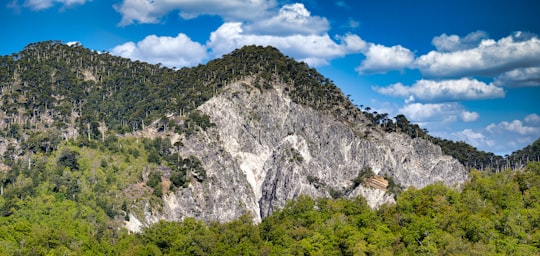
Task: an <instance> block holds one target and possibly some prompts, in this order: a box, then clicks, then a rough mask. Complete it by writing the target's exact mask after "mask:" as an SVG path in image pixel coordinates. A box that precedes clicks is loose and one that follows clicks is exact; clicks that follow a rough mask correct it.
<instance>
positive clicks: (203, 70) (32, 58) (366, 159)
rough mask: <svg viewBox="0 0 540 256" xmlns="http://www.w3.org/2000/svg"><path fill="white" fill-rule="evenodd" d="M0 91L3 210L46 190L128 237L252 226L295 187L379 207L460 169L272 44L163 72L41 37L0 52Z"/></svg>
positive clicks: (411, 131)
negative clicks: (187, 227)
mask: <svg viewBox="0 0 540 256" xmlns="http://www.w3.org/2000/svg"><path fill="white" fill-rule="evenodd" d="M0 86H1V88H0V89H1V92H2V95H1V102H2V104H1V106H0V128H1V131H2V134H0V135H1V141H0V153H1V155H2V159H1V160H2V164H0V167H1V170H2V187H1V188H2V191H1V192H2V195H3V196H4V198H5V199H4V200H5V203H2V204H1V205H0V206H1V208H2V213H3V214H4V216H11V215H13V214H16V213H17V209H21V207H22V206H21V202H24V200H25V198H32V197H35V196H36V195H47V196H50V197H53V198H56V200H61V201H62V202H63V201H64V200H67V201H73V202H75V203H77V204H84V205H88V207H90V208H93V209H102V210H103V212H104V213H105V214H106V215H108V216H109V218H111V220H112V223H113V224H111V225H115V224H114V223H117V224H118V223H122V225H126V227H127V228H128V229H130V230H132V231H139V230H140V229H141V228H142V227H144V226H147V225H149V224H151V223H154V222H156V221H158V220H161V219H165V220H180V219H184V218H186V217H196V218H199V219H202V220H206V221H222V222H225V221H231V220H233V219H236V218H238V217H239V216H241V215H243V214H250V215H251V216H252V217H253V218H254V219H255V220H256V221H260V220H261V219H262V218H265V217H267V216H269V215H270V214H271V213H272V212H274V211H276V210H278V209H280V208H282V207H284V206H285V204H286V202H287V201H289V200H291V199H295V198H297V197H298V196H300V195H308V196H310V197H313V198H318V197H332V198H355V197H358V196H363V197H365V198H366V200H367V202H368V204H369V205H370V206H371V207H378V206H380V205H381V204H384V203H388V202H394V200H395V199H394V195H395V194H397V193H399V192H400V191H401V190H402V189H403V188H407V187H411V186H412V187H417V188H422V187H425V186H427V185H429V184H433V183H436V182H442V183H444V184H446V185H448V186H453V185H459V184H462V183H463V182H464V181H465V180H467V177H468V176H467V173H468V170H467V169H466V168H465V167H464V166H463V165H462V164H460V163H459V162H458V161H457V160H456V159H454V158H452V157H451V156H448V155H445V154H444V150H441V147H439V146H437V145H435V144H433V143H432V142H430V140H429V139H427V138H425V137H423V136H420V135H421V134H422V132H419V131H418V130H419V128H418V129H417V126H415V125H411V124H408V122H405V121H406V118H404V117H402V118H397V120H396V122H395V123H393V122H392V121H390V119H387V118H386V117H384V118H383V117H378V116H374V115H373V114H370V113H366V112H362V111H361V110H360V109H358V108H356V107H355V106H354V105H353V104H352V103H351V102H350V101H349V100H348V99H347V97H345V96H344V95H343V93H342V92H341V91H340V90H339V89H338V88H337V87H336V86H335V85H334V84H333V82H332V81H331V80H329V79H327V78H325V77H323V76H322V75H321V74H319V73H318V72H317V71H316V70H315V69H312V68H310V67H308V66H307V65H306V64H305V63H300V62H296V61H295V60H294V59H292V58H289V57H286V56H284V55H283V54H281V53H280V52H279V51H278V50H277V49H275V48H273V47H258V46H247V47H244V48H242V49H238V50H235V51H234V52H232V53H230V54H228V55H225V56H223V57H222V58H220V59H216V60H213V61H210V62H208V63H207V64H205V65H199V66H197V67H193V68H184V69H180V70H173V69H169V68H165V67H162V66H161V65H150V64H146V63H142V62H138V61H135V62H134V61H130V60H128V59H123V58H120V57H115V56H111V55H110V54H108V53H99V52H95V51H91V50H88V49H85V48H83V47H82V46H80V45H73V46H68V45H65V44H62V43H61V42H56V41H49V42H41V43H35V44H31V45H29V46H27V47H26V48H25V49H24V50H22V51H21V52H20V53H18V54H13V55H11V56H3V57H2V58H1V59H0ZM394 127H397V128H394ZM415 129H416V130H415ZM88 202H93V204H89V203H88ZM99 211H101V210H99Z"/></svg>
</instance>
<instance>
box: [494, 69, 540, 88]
mask: <svg viewBox="0 0 540 256" xmlns="http://www.w3.org/2000/svg"><path fill="white" fill-rule="evenodd" d="M493 83H494V84H496V85H497V86H505V87H512V88H514V87H528V86H540V66H538V67H529V68H518V69H514V70H511V71H508V72H505V73H503V74H501V75H499V76H497V77H495V80H494V81H493Z"/></svg>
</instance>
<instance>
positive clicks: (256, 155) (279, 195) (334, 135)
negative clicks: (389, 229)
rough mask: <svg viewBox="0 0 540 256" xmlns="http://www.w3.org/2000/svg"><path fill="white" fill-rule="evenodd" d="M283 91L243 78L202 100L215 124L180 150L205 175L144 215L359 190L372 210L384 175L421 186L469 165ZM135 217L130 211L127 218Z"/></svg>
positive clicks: (386, 198) (458, 174)
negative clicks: (300, 101)
mask: <svg viewBox="0 0 540 256" xmlns="http://www.w3.org/2000/svg"><path fill="white" fill-rule="evenodd" d="M287 88H288V86H287V85H286V84H283V83H279V82H274V83H273V84H272V86H271V88H270V89H260V88H258V87H256V86H254V81H253V79H244V80H242V81H238V82H235V83H233V84H232V85H229V86H228V87H227V88H225V89H224V90H223V92H222V93H220V94H219V95H217V96H215V97H213V98H211V99H210V100H208V101H207V102H206V103H204V104H203V105H201V106H200V107H199V108H198V109H199V110H200V111H201V112H203V113H205V114H207V115H209V116H210V119H211V122H213V123H214V124H215V126H213V127H211V128H209V129H207V130H206V131H201V132H200V133H196V134H194V135H191V136H189V137H185V138H184V142H183V144H184V146H183V147H182V148H181V149H180V154H182V155H183V156H185V157H187V156H190V155H194V156H196V157H198V158H199V159H200V160H201V162H202V163H203V167H204V168H205V170H206V173H207V177H208V178H207V179H206V180H205V181H204V182H202V183H194V182H192V183H190V184H189V186H187V187H186V188H183V189H179V190H177V191H171V192H169V193H167V194H166V195H164V196H163V201H164V204H163V208H162V209H161V210H154V211H153V212H152V211H150V210H149V209H147V216H146V217H145V218H146V219H145V220H141V222H142V223H148V222H153V221H156V220H158V219H166V220H178V219H182V218H184V217H196V218H201V219H205V220H209V221H210V220H212V221H229V220H232V219H234V218H236V217H238V216H240V215H242V214H245V213H249V214H251V215H252V216H253V217H254V218H255V220H257V221H259V220H261V218H264V217H266V216H268V215H269V214H271V213H272V212H273V211H274V210H276V209H278V208H280V207H283V206H284V205H285V203H286V202H287V200H290V199H293V198H296V197H298V196H300V195H308V196H311V197H315V198H316V197H346V198H351V197H357V196H363V197H365V198H366V199H367V201H368V204H369V205H370V206H371V207H378V206H379V205H381V204H384V203H392V202H394V196H393V194H392V193H391V192H390V191H391V190H388V189H387V188H386V187H383V186H381V185H380V184H388V181H389V180H390V181H391V182H390V185H391V186H394V187H396V186H398V187H403V188H406V187H410V186H414V187H417V188H421V187H424V186H426V185H428V184H432V183H435V182H443V183H445V184H447V185H449V186H453V185H456V184H460V183H462V182H463V181H465V180H466V179H467V170H466V169H465V168H464V167H463V166H462V165H461V164H460V163H459V162H458V161H457V160H455V159H453V158H451V157H449V156H446V155H443V154H442V152H441V149H440V148H439V147H438V146H435V145H433V144H432V143H430V142H428V141H426V140H423V139H420V138H416V139H411V138H410V137H409V136H406V135H404V134H402V133H396V132H394V133H386V132H381V131H379V130H377V129H374V128H370V126H368V125H365V124H364V123H365V122H366V120H363V119H361V118H360V119H359V120H355V121H350V120H344V119H342V118H337V117H335V116H333V115H329V114H325V113H323V112H321V111H317V110H314V109H312V108H310V107H307V106H304V105H299V104H296V103H294V102H293V101H292V100H291V98H290V97H289V96H288V95H287V94H286V93H284V90H287ZM370 172H372V173H370ZM370 179H371V182H370ZM373 184H379V185H373ZM138 221H140V220H138V219H137V218H136V216H132V218H131V225H132V226H133V223H134V222H138ZM141 225H142V224H141ZM128 226H129V225H128ZM135 227H137V225H135ZM133 229H134V230H136V229H137V228H133Z"/></svg>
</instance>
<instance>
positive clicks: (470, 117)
mask: <svg viewBox="0 0 540 256" xmlns="http://www.w3.org/2000/svg"><path fill="white" fill-rule="evenodd" d="M479 117H480V114H478V113H476V112H469V111H463V112H461V120H463V122H467V123H468V122H474V121H476V120H477V119H478V118H479Z"/></svg>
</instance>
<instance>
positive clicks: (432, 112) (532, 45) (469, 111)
mask: <svg viewBox="0 0 540 256" xmlns="http://www.w3.org/2000/svg"><path fill="white" fill-rule="evenodd" d="M538 11H540V3H538V1H536V0H512V1H498V0H491V1H485V0H475V1H469V0H455V1H433V0H414V1H403V0H386V1H384V0H381V1H363V0H354V1H353V0H342V1H316V0H306V1H279V0H249V1H248V0H228V1H223V0H113V1H105V0H93V1H92V0H8V1H3V2H2V6H0V23H1V24H2V29H1V30H0V54H1V55H9V54H12V53H14V52H18V51H20V50H21V49H23V48H24V46H25V45H27V44H28V43H32V42H37V41H44V40H62V41H64V42H66V43H68V42H80V43H81V44H82V45H83V46H85V47H87V48H90V49H93V50H98V51H108V52H110V53H111V54H114V55H119V56H123V57H128V58H132V59H138V60H143V61H147V62H150V63H162V64H163V65H166V66H169V67H176V68H181V67H185V66H194V65H197V64H200V63H206V62H207V61H208V60H211V59H213V58H217V57H220V56H222V55H223V54H225V53H228V52H230V51H232V50H234V49H235V48H239V47H241V46H243V45H248V44H258V45H273V46H275V47H277V48H279V49H280V50H281V51H282V52H284V53H285V54H286V55H288V56H291V57H294V58H295V59H297V60H302V61H305V62H307V63H308V64H310V65H311V66H313V67H316V68H317V69H318V70H319V71H320V72H321V73H323V74H324V75H325V76H327V77H328V78H330V79H331V80H333V81H334V82H335V83H336V84H337V85H338V86H339V87H340V88H341V89H342V90H343V91H344V93H345V94H350V95H351V99H352V100H353V101H354V103H356V104H357V105H363V106H369V107H370V108H371V109H372V110H375V111H378V112H382V113H389V114H390V116H395V115H397V114H400V113H401V114H405V115H406V116H407V117H408V118H409V120H411V121H413V122H416V123H418V124H420V126H421V127H423V128H426V129H428V130H429V131H430V133H431V134H432V135H434V136H438V137H442V138H448V139H452V140H463V141H466V142H468V143H469V144H471V145H473V146H475V147H477V148H479V149H481V150H485V151H490V152H494V153H496V154H500V155H504V154H509V153H511V152H513V151H515V150H518V149H521V148H522V147H524V146H526V145H528V144H530V143H531V142H533V141H534V140H536V139H537V138H539V137H540V101H539V98H540V38H539V35H540V17H539V16H538Z"/></svg>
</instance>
